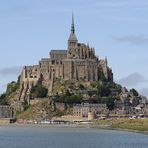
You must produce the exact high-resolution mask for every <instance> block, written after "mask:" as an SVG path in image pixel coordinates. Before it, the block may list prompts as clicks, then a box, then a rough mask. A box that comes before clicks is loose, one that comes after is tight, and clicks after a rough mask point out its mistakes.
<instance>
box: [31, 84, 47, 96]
mask: <svg viewBox="0 0 148 148" xmlns="http://www.w3.org/2000/svg"><path fill="white" fill-rule="evenodd" d="M47 93H48V90H47V88H46V87H44V86H43V85H41V84H38V85H36V86H33V87H32V89H31V97H32V98H44V97H46V96H47Z"/></svg>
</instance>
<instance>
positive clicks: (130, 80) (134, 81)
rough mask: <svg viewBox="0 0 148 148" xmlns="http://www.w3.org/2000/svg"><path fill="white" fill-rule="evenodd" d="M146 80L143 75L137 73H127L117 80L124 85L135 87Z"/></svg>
mask: <svg viewBox="0 0 148 148" xmlns="http://www.w3.org/2000/svg"><path fill="white" fill-rule="evenodd" d="M146 81H147V79H146V78H145V77H144V76H143V75H141V74H139V73H132V74H130V75H128V76H127V77H124V78H121V79H120V80H118V81H117V82H118V83H119V84H121V85H124V86H126V87H135V86H138V85H139V84H141V83H144V82H146Z"/></svg>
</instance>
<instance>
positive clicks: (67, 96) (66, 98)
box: [52, 90, 83, 104]
mask: <svg viewBox="0 0 148 148" xmlns="http://www.w3.org/2000/svg"><path fill="white" fill-rule="evenodd" d="M52 99H53V100H54V101H55V102H60V103H66V104H75V103H81V102H82V101H83V100H82V96H81V95H76V94H73V93H70V92H69V90H67V91H66V93H64V94H60V95H59V94H56V95H54V96H53V97H52Z"/></svg>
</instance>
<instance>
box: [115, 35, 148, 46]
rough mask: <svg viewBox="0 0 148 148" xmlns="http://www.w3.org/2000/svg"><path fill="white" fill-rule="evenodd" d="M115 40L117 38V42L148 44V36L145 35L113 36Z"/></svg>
mask: <svg viewBox="0 0 148 148" xmlns="http://www.w3.org/2000/svg"><path fill="white" fill-rule="evenodd" d="M113 40H115V41H116V42H122V43H129V44H135V45H141V44H148V37H145V36H144V35H137V36H122V37H113Z"/></svg>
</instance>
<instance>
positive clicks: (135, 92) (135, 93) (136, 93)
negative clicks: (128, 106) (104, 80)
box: [130, 88, 139, 96]
mask: <svg viewBox="0 0 148 148" xmlns="http://www.w3.org/2000/svg"><path fill="white" fill-rule="evenodd" d="M130 92H131V93H133V95H134V96H139V94H138V92H137V91H136V90H135V89H134V88H133V89H131V90H130Z"/></svg>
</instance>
